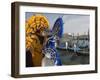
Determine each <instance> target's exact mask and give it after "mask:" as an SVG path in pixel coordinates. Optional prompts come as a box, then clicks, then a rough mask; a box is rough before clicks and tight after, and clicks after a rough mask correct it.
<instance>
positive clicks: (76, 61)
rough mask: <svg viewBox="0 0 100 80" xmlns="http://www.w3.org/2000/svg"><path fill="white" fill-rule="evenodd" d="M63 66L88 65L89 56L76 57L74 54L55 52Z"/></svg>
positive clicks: (62, 51) (70, 52)
mask: <svg viewBox="0 0 100 80" xmlns="http://www.w3.org/2000/svg"><path fill="white" fill-rule="evenodd" d="M57 51H58V52H59V55H60V58H61V61H62V64H63V65H80V64H81V65H82V64H89V55H77V54H76V53H75V52H72V51H66V50H57Z"/></svg>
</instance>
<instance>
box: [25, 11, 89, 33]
mask: <svg viewBox="0 0 100 80" xmlns="http://www.w3.org/2000/svg"><path fill="white" fill-rule="evenodd" d="M35 14H42V15H44V16H46V18H47V19H48V21H49V23H50V28H52V27H53V25H54V23H55V21H56V19H57V18H59V17H62V19H63V22H64V33H74V34H77V33H80V34H81V33H84V32H88V30H89V26H90V25H89V23H90V16H89V15H79V14H53V13H33V12H26V14H25V15H26V16H25V17H26V19H28V18H29V17H30V16H32V15H35Z"/></svg>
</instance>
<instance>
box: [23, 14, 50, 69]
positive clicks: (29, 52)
mask: <svg viewBox="0 0 100 80" xmlns="http://www.w3.org/2000/svg"><path fill="white" fill-rule="evenodd" d="M25 27H26V67H33V66H34V67H35V66H41V64H42V58H43V54H42V48H43V40H44V37H43V36H42V32H43V31H44V30H45V29H47V28H49V23H48V20H47V18H46V17H44V16H43V15H33V16H31V17H30V18H29V19H27V20H26V26H25Z"/></svg>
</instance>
